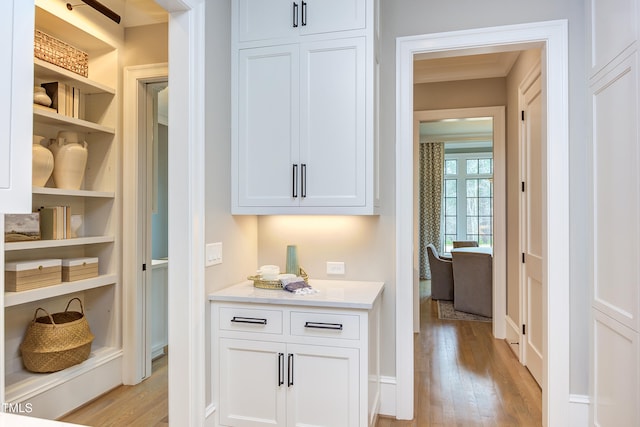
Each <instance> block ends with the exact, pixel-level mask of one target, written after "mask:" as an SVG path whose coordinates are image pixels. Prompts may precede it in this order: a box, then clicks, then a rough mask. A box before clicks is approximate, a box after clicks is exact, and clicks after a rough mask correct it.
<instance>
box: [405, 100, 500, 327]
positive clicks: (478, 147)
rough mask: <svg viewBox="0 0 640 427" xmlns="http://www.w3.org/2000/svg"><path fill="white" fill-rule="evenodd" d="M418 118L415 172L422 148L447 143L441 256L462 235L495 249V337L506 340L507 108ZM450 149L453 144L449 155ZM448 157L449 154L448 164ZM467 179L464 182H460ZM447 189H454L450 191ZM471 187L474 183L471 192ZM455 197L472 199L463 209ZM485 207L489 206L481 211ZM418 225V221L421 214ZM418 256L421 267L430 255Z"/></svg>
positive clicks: (415, 286) (416, 316)
mask: <svg viewBox="0 0 640 427" xmlns="http://www.w3.org/2000/svg"><path fill="white" fill-rule="evenodd" d="M413 117H414V120H413V129H414V134H413V139H414V156H413V157H414V158H413V165H414V169H415V170H416V171H417V170H418V168H419V165H418V156H417V155H416V153H415V152H416V151H417V150H418V147H419V145H420V144H423V143H430V142H429V141H436V140H437V141H441V142H442V143H443V145H444V147H443V148H444V163H443V166H442V167H443V170H442V172H443V176H442V181H443V186H444V187H443V189H442V195H441V196H442V207H441V209H440V212H441V215H440V216H439V220H440V227H441V229H440V232H439V233H438V236H437V239H439V242H438V243H439V245H436V247H440V248H441V251H442V252H447V249H449V250H450V247H449V246H452V242H453V240H454V236H455V239H458V237H459V239H460V240H468V239H472V240H475V241H476V242H477V244H478V246H488V247H490V248H491V249H492V250H493V253H494V265H493V271H494V278H493V285H492V288H493V310H492V311H493V318H494V321H493V335H494V336H495V337H498V338H504V336H505V317H506V307H505V306H504V304H499V301H504V299H505V298H506V256H505V254H506V175H505V173H506V135H505V129H506V127H505V108H504V107H503V106H494V107H476V108H459V109H445V110H427V111H416V112H415V113H414V114H413ZM447 146H449V150H448V151H449V153H448V154H447ZM447 156H449V160H448V161H447ZM481 159H482V161H481ZM487 161H488V162H487ZM447 164H449V165H450V168H449V169H450V170H449V171H448V172H450V174H449V175H447V170H446V169H447V168H446V166H447ZM453 165H455V169H456V170H455V171H454V170H453V169H451V166H453ZM480 166H482V167H480ZM487 166H489V167H490V172H491V173H490V174H487V173H486V172H488V171H487V170H485V169H486V167H487ZM458 169H459V171H458ZM452 172H455V176H454V175H452V174H451V173H452ZM458 172H460V173H458ZM467 172H468V176H467ZM417 175H418V174H417V173H415V172H414V181H413V188H414V200H416V201H417V200H419V198H420V196H419V193H420V189H419V186H420V183H419V180H418V178H417ZM462 175H464V179H460V178H461V177H462ZM489 176H490V178H489ZM478 184H480V188H479V187H478ZM447 185H448V186H449V187H450V188H448V189H447ZM467 185H469V188H468V189H467V188H466V186H467ZM487 186H488V187H487ZM468 191H470V192H468ZM487 191H488V192H487ZM454 195H455V196H457V195H460V196H467V195H469V196H470V197H469V200H468V202H467V200H466V197H464V198H465V201H464V205H463V206H460V205H461V204H462V203H463V202H462V197H460V200H458V197H455V198H454V197H452V196H454ZM447 196H449V197H447ZM487 196H490V197H487ZM452 199H453V200H452ZM447 204H448V205H449V206H447ZM480 204H483V205H484V204H487V205H486V206H483V207H481V206H480ZM416 205H419V203H416ZM487 214H490V215H487ZM447 217H449V218H447ZM413 221H414V223H417V222H418V213H417V211H416V213H415V214H414V218H413ZM487 221H488V222H487ZM418 231H419V230H418V227H416V230H415V233H414V239H416V240H418V239H419V233H418ZM468 231H470V233H469V232H468ZM426 243H434V242H426ZM413 246H414V247H415V248H421V247H422V246H423V245H422V244H420V243H419V242H417V241H414V245H413ZM413 257H414V264H415V265H416V266H419V265H420V261H421V260H419V259H418V257H426V253H425V254H420V253H419V251H418V250H416V251H415V252H414V253H413ZM419 270H420V269H418V268H414V271H415V273H414V277H413V290H414V291H413V310H414V311H413V314H414V331H416V332H417V331H418V329H419V300H420V297H419V288H420V287H419V280H420V279H422V277H419V276H421V275H422V272H421V271H419Z"/></svg>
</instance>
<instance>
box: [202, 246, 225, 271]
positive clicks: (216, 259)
mask: <svg viewBox="0 0 640 427" xmlns="http://www.w3.org/2000/svg"><path fill="white" fill-rule="evenodd" d="M205 253H206V260H205V266H206V267H209V266H210V265H216V264H222V242H216V243H207V246H206V251H205Z"/></svg>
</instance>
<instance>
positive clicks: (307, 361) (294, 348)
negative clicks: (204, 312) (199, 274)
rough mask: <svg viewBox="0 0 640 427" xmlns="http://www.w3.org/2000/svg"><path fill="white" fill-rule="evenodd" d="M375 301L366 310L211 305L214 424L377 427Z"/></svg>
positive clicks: (377, 343)
mask: <svg viewBox="0 0 640 427" xmlns="http://www.w3.org/2000/svg"><path fill="white" fill-rule="evenodd" d="M275 292H281V291H275ZM326 293H327V294H328V295H329V294H330V292H326ZM210 298H211V297H210ZM375 298H376V299H375V300H374V301H372V305H371V307H370V308H364V309H363V308H358V309H354V308H334V307H300V306H293V305H286V304H282V305H281V304H274V303H273V302H271V303H268V304H265V303H241V302H228V301H216V300H212V306H211V330H212V334H213V336H212V341H211V346H212V348H211V351H212V370H211V371H212V385H213V390H212V396H213V400H214V406H216V408H217V411H216V416H215V420H216V422H215V425H217V426H236V427H249V426H251V427H256V426H327V427H360V426H361V427H367V426H369V427H370V426H373V425H374V423H375V419H376V415H377V411H378V406H379V397H380V381H379V377H380V366H379V352H380V350H379V328H380V315H379V312H380V308H379V307H380V304H379V298H377V296H376V297H375ZM303 301H304V300H303Z"/></svg>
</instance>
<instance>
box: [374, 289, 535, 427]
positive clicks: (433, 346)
mask: <svg viewBox="0 0 640 427" xmlns="http://www.w3.org/2000/svg"><path fill="white" fill-rule="evenodd" d="M429 296H430V289H429V284H428V283H427V282H422V283H421V286H420V330H421V332H420V333H419V334H416V335H415V341H414V344H415V405H414V406H415V417H414V420H413V421H398V420H395V419H391V418H385V417H380V418H379V420H378V424H377V427H409V426H412V427H413V426H419V427H422V426H424V427H429V426H432V427H441V426H442V427H444V426H446V427H449V426H465V427H466V426H486V427H489V426H491V427H494V426H505V427H506V426H509V427H514V426H522V427H525V426H527V427H528V426H540V425H542V392H541V390H540V388H539V386H538V384H537V383H536V382H535V380H534V379H533V377H532V376H531V374H529V371H527V369H526V368H525V367H523V366H522V365H521V364H520V363H519V362H518V360H517V359H516V357H515V356H514V354H513V353H512V352H511V350H510V349H509V348H508V345H507V343H506V342H504V341H503V340H496V339H494V338H493V337H492V335H491V323H485V322H472V321H461V320H440V319H438V308H437V303H436V302H435V301H433V300H431V298H429Z"/></svg>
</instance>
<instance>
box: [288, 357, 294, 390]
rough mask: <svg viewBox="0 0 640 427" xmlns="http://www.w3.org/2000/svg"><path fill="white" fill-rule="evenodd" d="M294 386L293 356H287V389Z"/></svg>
mask: <svg viewBox="0 0 640 427" xmlns="http://www.w3.org/2000/svg"><path fill="white" fill-rule="evenodd" d="M292 385H293V354H292V353H289V355H288V356H287V387H291V386H292Z"/></svg>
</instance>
